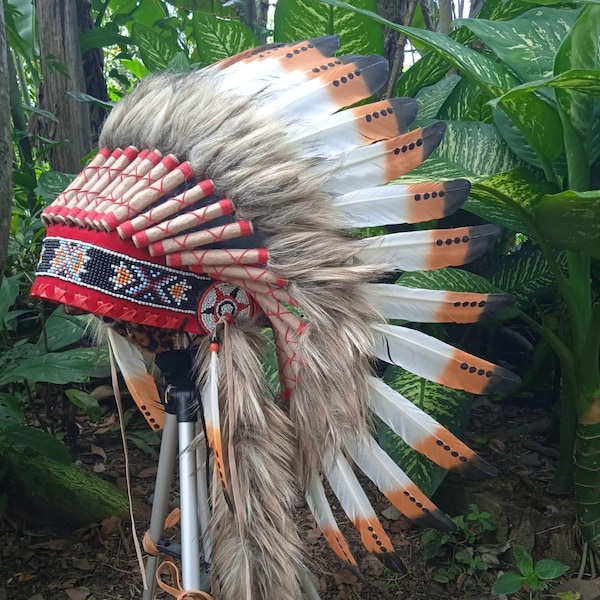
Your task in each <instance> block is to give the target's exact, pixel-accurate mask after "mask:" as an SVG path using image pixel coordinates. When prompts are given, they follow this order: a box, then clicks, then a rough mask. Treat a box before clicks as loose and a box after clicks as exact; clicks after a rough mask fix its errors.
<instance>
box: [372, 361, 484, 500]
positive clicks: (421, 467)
mask: <svg viewBox="0 0 600 600" xmlns="http://www.w3.org/2000/svg"><path fill="white" fill-rule="evenodd" d="M384 380H385V382H386V383H387V384H388V385H389V386H390V387H391V388H393V389H394V390H396V391H397V392H399V393H400V394H402V395H403V396H404V397H405V398H407V399H408V400H410V401H411V402H413V403H414V404H416V405H417V406H418V407H419V408H421V409H423V410H424V411H425V412H426V413H427V414H429V415H431V416H432V417H433V418H434V419H436V420H437V421H439V423H441V424H442V425H443V426H444V427H446V428H447V429H449V430H450V431H451V432H452V433H454V434H455V435H457V436H459V437H460V436H461V435H462V434H464V432H465V429H466V426H467V421H468V419H469V413H470V409H471V398H472V395H471V394H469V393H468V392H463V391H460V390H452V389H449V388H447V387H444V386H442V385H439V384H437V383H433V382H431V381H428V380H426V379H423V378H421V377H417V376H416V375H413V374H412V373H409V372H408V371H405V370H404V369H402V368H400V367H396V366H390V367H388V369H387V370H386V372H385V376H384ZM378 433H379V443H380V444H381V446H382V447H383V449H384V450H385V451H386V452H387V453H388V454H389V455H390V456H391V457H392V458H393V459H394V460H395V461H396V463H397V464H398V465H399V466H400V468H401V469H402V470H403V471H404V472H405V473H406V474H407V475H408V476H409V477H410V478H411V479H412V480H413V482H414V483H415V484H416V485H417V486H418V487H419V488H420V489H421V490H422V491H423V492H424V493H425V494H427V495H428V496H431V494H433V492H435V490H436V489H437V488H438V487H439V485H440V484H441V483H442V481H443V480H444V477H445V476H446V471H445V470H444V469H442V467H439V466H437V465H436V464H434V463H433V462H431V461H430V460H429V459H427V458H425V457H424V456H423V455H422V454H419V453H418V452H417V451H415V450H413V449H412V448H411V447H410V446H408V445H407V444H406V443H405V442H404V441H403V440H402V439H401V438H400V437H399V436H397V435H396V434H395V433H394V432H392V431H391V430H390V429H388V428H387V427H385V426H383V425H381V426H380V427H379V428H378Z"/></svg>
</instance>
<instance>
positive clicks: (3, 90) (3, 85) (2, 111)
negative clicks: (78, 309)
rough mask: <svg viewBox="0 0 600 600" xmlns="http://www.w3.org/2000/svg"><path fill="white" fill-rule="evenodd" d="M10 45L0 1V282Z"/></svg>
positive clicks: (6, 214)
mask: <svg viewBox="0 0 600 600" xmlns="http://www.w3.org/2000/svg"><path fill="white" fill-rule="evenodd" d="M9 59H10V56H9V54H8V45H7V41H6V27H5V25H4V4H2V3H0V282H1V281H2V275H3V274H4V265H5V263H6V248H7V245H8V234H9V230H10V213H11V204H12V203H11V200H12V186H11V176H12V162H13V152H12V143H11V136H10V97H9V94H8V86H9V82H8V61H9Z"/></svg>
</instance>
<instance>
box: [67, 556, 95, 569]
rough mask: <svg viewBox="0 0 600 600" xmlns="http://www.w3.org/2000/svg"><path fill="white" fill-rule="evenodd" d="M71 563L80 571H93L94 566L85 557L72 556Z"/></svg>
mask: <svg viewBox="0 0 600 600" xmlns="http://www.w3.org/2000/svg"><path fill="white" fill-rule="evenodd" d="M71 564H72V565H73V567H74V568H75V569H79V570H80V571H93V570H94V568H95V567H94V565H93V564H92V563H91V562H90V561H89V560H88V559H87V558H74V559H73V562H72V563H71Z"/></svg>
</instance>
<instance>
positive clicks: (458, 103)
mask: <svg viewBox="0 0 600 600" xmlns="http://www.w3.org/2000/svg"><path fill="white" fill-rule="evenodd" d="M488 102H489V97H488V96H486V95H485V94H484V93H483V92H482V91H481V88H480V87H479V86H478V85H477V84H476V83H475V82H474V81H471V80H470V79H469V78H467V77H461V79H460V81H459V82H458V83H457V84H456V86H454V89H453V90H452V93H451V94H450V95H449V96H448V98H447V99H446V101H445V102H444V104H443V106H442V107H441V108H440V110H439V112H438V113H437V118H438V119H442V120H444V121H480V122H482V123H488V124H490V123H492V109H491V107H490V106H489V104H488Z"/></svg>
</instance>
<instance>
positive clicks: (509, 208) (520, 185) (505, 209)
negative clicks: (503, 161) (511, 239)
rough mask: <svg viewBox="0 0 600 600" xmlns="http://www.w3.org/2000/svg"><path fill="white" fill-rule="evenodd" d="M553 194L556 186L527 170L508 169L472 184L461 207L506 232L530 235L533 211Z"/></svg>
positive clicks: (531, 233)
mask: <svg viewBox="0 0 600 600" xmlns="http://www.w3.org/2000/svg"><path fill="white" fill-rule="evenodd" d="M555 191H556V186H554V185H553V184H551V183H548V182H546V181H540V180H539V179H537V178H536V177H535V176H534V175H533V173H532V172H531V171H528V170H527V169H523V168H518V169H512V170H510V171H505V172H504V173H498V174H497V175H493V176H492V177H489V178H487V179H484V180H481V181H479V182H476V183H474V184H473V186H472V187H471V194H470V196H469V199H468V200H467V202H466V203H465V205H464V208H465V209H466V210H468V211H469V212H472V213H474V214H476V215H479V216H480V217H483V218H484V219H486V220H487V221H490V222H491V223H496V224H497V225H501V226H502V227H505V228H506V229H508V230H510V231H513V232H518V233H525V234H528V235H533V230H532V225H531V219H532V218H533V211H534V208H535V206H536V205H537V204H539V202H540V201H541V199H542V197H544V196H545V195H546V194H549V193H553V192H555ZM515 204H516V205H517V206H515ZM519 208H521V209H523V210H522V211H521V210H519ZM523 213H525V214H523Z"/></svg>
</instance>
